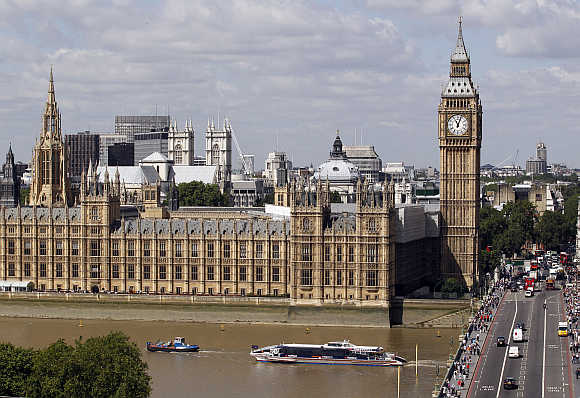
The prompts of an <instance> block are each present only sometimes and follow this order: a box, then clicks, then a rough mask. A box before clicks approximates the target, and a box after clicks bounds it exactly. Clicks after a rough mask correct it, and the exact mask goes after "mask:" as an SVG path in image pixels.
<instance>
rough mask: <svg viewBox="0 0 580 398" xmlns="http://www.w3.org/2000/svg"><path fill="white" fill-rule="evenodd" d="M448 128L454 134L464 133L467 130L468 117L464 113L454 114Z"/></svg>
mask: <svg viewBox="0 0 580 398" xmlns="http://www.w3.org/2000/svg"><path fill="white" fill-rule="evenodd" d="M447 128H448V129H449V132H450V133H451V134H453V135H463V134H465V133H466V132H467V119H466V118H465V116H462V115H454V116H451V117H450V118H449V121H448V122H447Z"/></svg>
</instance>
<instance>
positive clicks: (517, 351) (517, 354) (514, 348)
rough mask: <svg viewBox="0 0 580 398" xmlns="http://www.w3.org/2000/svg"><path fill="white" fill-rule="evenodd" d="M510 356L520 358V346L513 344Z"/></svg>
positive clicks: (509, 352)
mask: <svg viewBox="0 0 580 398" xmlns="http://www.w3.org/2000/svg"><path fill="white" fill-rule="evenodd" d="M508 357H510V358H519V357H520V349H519V347H517V346H515V345H513V346H511V347H510V349H509V351H508Z"/></svg>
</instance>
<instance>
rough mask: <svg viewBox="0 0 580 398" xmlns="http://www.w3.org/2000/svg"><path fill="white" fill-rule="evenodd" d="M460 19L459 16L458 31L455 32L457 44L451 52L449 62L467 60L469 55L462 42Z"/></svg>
mask: <svg viewBox="0 0 580 398" xmlns="http://www.w3.org/2000/svg"><path fill="white" fill-rule="evenodd" d="M461 23H462V19H461V17H459V32H458V34H457V44H456V46H455V50H454V51H453V54H451V62H469V55H467V50H466V49H465V43H464V42H463V30H462V29H461Z"/></svg>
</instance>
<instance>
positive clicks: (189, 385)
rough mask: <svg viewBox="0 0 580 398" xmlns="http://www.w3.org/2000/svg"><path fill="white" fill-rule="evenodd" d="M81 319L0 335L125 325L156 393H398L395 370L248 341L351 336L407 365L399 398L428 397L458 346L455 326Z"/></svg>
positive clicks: (39, 322)
mask: <svg viewBox="0 0 580 398" xmlns="http://www.w3.org/2000/svg"><path fill="white" fill-rule="evenodd" d="M82 325H83V326H82V327H79V321H74V320H60V319H30V318H0V341H3V342H10V343H13V344H16V345H20V346H25V347H35V348H38V347H45V346H47V345H48V344H50V343H52V342H54V341H56V340H57V339H59V338H63V339H65V340H66V341H67V342H69V343H72V342H73V341H74V339H77V338H79V336H83V337H84V338H86V337H90V336H97V335H103V334H107V333H108V332H109V331H112V330H121V331H123V332H125V333H126V334H127V335H129V336H130V338H131V340H133V341H134V342H135V343H136V344H137V345H138V346H139V347H140V348H141V350H142V351H143V358H144V359H145V361H147V364H148V365H149V372H150V374H151V376H152V387H153V392H152V394H151V396H152V397H163V398H169V397H209V398H214V397H244V398H245V397H252V398H257V397H276V398H286V397H288V398H290V397H292V398H297V397H332V398H343V397H396V396H397V368H395V367H387V368H382V367H366V366H336V365H335V366H332V365H283V364H269V363H256V362H255V360H254V359H252V358H251V357H250V356H249V355H248V353H249V350H250V346H251V345H252V344H256V345H259V346H263V345H270V344H276V343H280V342H287V343H290V342H295V343H316V344H318V343H326V342H328V341H336V340H342V339H350V340H351V341H352V342H353V343H355V344H360V345H381V346H383V347H384V348H385V349H386V350H387V351H394V352H397V353H398V354H399V355H401V356H403V357H405V358H406V359H407V360H408V361H409V362H410V363H409V364H407V365H405V366H404V367H402V368H401V373H400V380H401V383H400V388H401V397H430V396H431V391H432V390H433V385H434V382H435V379H436V377H437V364H439V365H440V368H439V373H440V375H439V379H440V378H441V377H442V376H443V374H444V372H445V360H446V359H447V358H448V356H449V353H450V352H451V351H452V349H453V350H454V349H455V348H456V344H453V347H451V346H450V343H451V339H453V342H454V343H455V342H456V341H457V336H458V334H459V333H460V331H459V330H457V329H441V331H440V333H441V337H437V330H436V329H404V328H396V329H385V328H356V327H310V328H309V330H306V328H305V327H302V326H288V325H250V324H223V325H215V324H200V323H183V322H146V321H103V320H86V321H83V322H82ZM174 336H184V337H185V338H186V340H187V342H188V343H190V344H198V345H199V346H200V352H198V353H185V354H175V353H150V352H147V351H146V350H145V342H146V341H147V340H150V341H156V340H157V339H158V338H162V339H169V338H172V337H174ZM415 344H419V376H418V377H415V362H414V361H415Z"/></svg>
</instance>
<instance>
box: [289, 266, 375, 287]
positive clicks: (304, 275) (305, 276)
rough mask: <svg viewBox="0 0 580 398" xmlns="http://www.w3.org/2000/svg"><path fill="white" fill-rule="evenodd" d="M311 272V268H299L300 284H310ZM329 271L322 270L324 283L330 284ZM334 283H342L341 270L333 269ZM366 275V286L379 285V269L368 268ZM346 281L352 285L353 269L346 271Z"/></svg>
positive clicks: (353, 280)
mask: <svg viewBox="0 0 580 398" xmlns="http://www.w3.org/2000/svg"><path fill="white" fill-rule="evenodd" d="M312 273H313V270H312V269H311V268H305V269H301V270H300V284H301V285H302V286H312ZM331 273H332V271H331V270H329V269H326V270H324V278H323V282H324V285H327V286H329V285H332V283H331ZM335 273H336V274H335V279H334V284H335V285H337V286H342V284H343V270H336V271H335ZM365 276H366V286H378V285H379V271H378V270H376V269H370V270H367V271H366V272H365ZM346 283H347V285H348V286H354V283H355V273H354V270H348V271H347V272H346Z"/></svg>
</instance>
